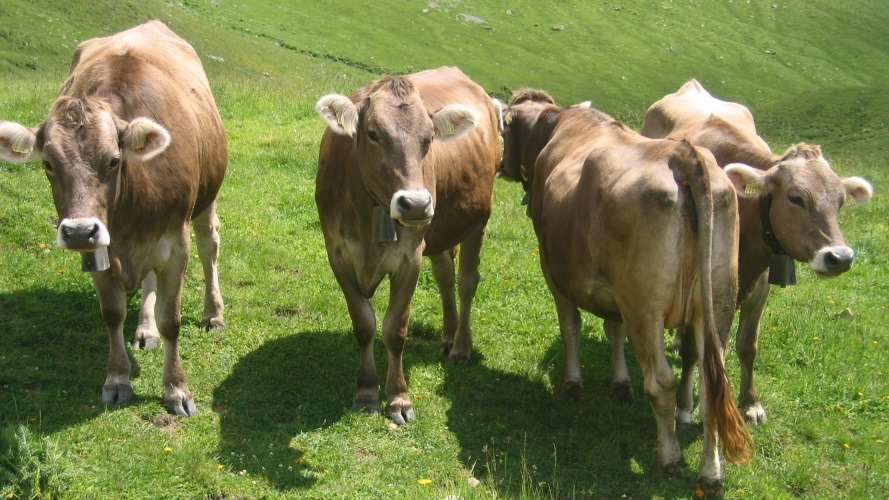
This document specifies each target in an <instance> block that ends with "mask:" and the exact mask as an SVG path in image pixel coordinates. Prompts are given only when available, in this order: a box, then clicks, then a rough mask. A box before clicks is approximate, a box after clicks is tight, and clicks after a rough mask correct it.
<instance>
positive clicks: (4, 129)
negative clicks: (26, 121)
mask: <svg viewBox="0 0 889 500" xmlns="http://www.w3.org/2000/svg"><path fill="white" fill-rule="evenodd" d="M36 131H37V129H31V128H27V127H25V126H24V125H20V124H18V123H15V122H2V123H0V159H3V160H6V161H11V162H14V163H25V162H28V161H37V160H40V158H41V157H42V156H43V154H42V153H41V151H40V150H39V149H37V148H36V147H34V145H35V144H37V133H36Z"/></svg>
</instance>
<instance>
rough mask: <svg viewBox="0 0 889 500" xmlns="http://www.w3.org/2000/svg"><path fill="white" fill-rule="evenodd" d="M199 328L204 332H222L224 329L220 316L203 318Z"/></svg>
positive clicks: (223, 322)
mask: <svg viewBox="0 0 889 500" xmlns="http://www.w3.org/2000/svg"><path fill="white" fill-rule="evenodd" d="M201 328H203V329H204V330H207V331H209V330H224V329H225V321H222V316H219V317H216V318H204V319H202V320H201Z"/></svg>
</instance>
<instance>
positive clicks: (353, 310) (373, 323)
mask: <svg viewBox="0 0 889 500" xmlns="http://www.w3.org/2000/svg"><path fill="white" fill-rule="evenodd" d="M327 256H328V260H329V261H330V268H331V270H333V275H334V277H336V281H337V283H339V285H340V290H342V291H343V296H345V298H346V307H347V308H348V310H349V317H350V318H351V320H352V332H353V334H354V335H355V340H356V342H357V343H358V389H357V390H356V391H355V399H354V400H353V402H352V409H353V410H354V411H364V412H367V413H379V411H380V378H379V376H378V375H377V367H376V363H375V362H374V340H375V339H376V336H377V319H376V316H375V315H374V310H373V306H371V303H370V300H368V299H367V297H365V296H364V295H362V294H361V291H360V289H359V287H358V280H357V278H356V277H355V272H354V271H353V270H352V268H351V267H349V265H348V264H347V263H346V261H345V260H344V259H343V258H342V256H341V255H340V253H339V252H338V251H336V250H333V251H331V250H328V252H327Z"/></svg>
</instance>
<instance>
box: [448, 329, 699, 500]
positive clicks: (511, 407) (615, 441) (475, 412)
mask: <svg viewBox="0 0 889 500" xmlns="http://www.w3.org/2000/svg"><path fill="white" fill-rule="evenodd" d="M581 347H582V349H581V360H582V363H583V364H584V365H586V367H585V368H584V373H585V375H586V384H585V391H584V396H583V398H582V399H581V400H577V401H574V400H568V399H566V398H564V397H562V396H561V395H559V394H558V393H556V394H554V393H553V391H552V390H551V389H550V387H559V381H560V378H561V370H562V367H563V366H564V362H563V361H564V354H563V350H564V348H563V344H562V342H561V339H558V340H557V341H555V342H553V343H552V345H551V346H550V347H549V348H548V350H547V353H546V355H545V356H544V358H543V361H541V363H542V364H544V366H545V365H546V364H547V363H552V364H553V369H551V370H550V371H549V374H550V379H552V380H551V385H549V384H545V383H544V382H536V381H533V380H532V379H530V378H529V377H527V376H524V375H521V374H514V373H507V372H504V371H500V370H495V369H491V368H488V367H486V366H482V365H478V364H477V365H474V366H471V367H462V366H454V365H448V366H447V367H446V369H445V382H444V384H443V386H442V392H443V395H444V396H445V397H447V398H449V399H450V400H451V401H452V405H451V407H450V409H449V410H448V414H447V425H448V428H449V429H450V430H451V432H453V433H454V434H455V436H456V438H457V439H458V440H459V442H460V447H461V457H460V459H461V460H462V461H463V462H464V464H465V465H466V467H467V468H469V469H474V470H475V471H476V474H477V475H479V477H481V475H484V476H485V477H486V478H487V479H488V480H489V481H490V482H491V484H493V485H495V487H496V488H497V490H498V492H499V493H500V494H501V495H502V496H504V497H507V498H518V497H522V496H527V495H528V494H529V493H531V494H532V496H535V495H537V493H539V495H537V496H542V497H544V498H621V497H622V496H626V497H628V498H630V497H632V498H639V497H642V498H652V497H663V498H675V497H679V498H688V497H689V496H690V495H691V494H692V488H693V484H694V480H695V477H696V471H693V470H688V471H686V472H685V473H684V474H683V475H682V476H681V477H663V476H659V475H657V474H656V473H655V472H654V465H655V458H656V456H655V453H656V451H655V450H656V446H657V431H656V426H655V420H654V415H653V413H652V409H651V406H650V404H649V402H648V399H647V398H646V397H645V395H644V392H643V388H642V386H641V374H640V372H639V370H638V367H637V366H635V360H634V359H629V360H628V362H629V366H630V367H631V375H632V376H633V382H634V384H633V389H634V391H635V392H636V399H635V401H634V402H632V403H617V402H614V401H612V400H611V399H610V397H609V366H610V348H609V345H608V342H607V341H606V340H604V339H601V340H597V339H590V338H586V339H585V340H584V341H583V342H582V345H581ZM627 350H628V351H629V348H628V349H627ZM630 356H631V355H630ZM699 438H700V429H697V430H696V431H693V432H692V433H691V434H689V435H684V436H683V435H680V437H679V439H680V445H681V446H682V448H683V450H684V451H685V450H687V448H688V445H689V444H690V443H692V442H694V440H695V439H699ZM685 455H686V458H687V459H689V458H691V457H690V456H689V453H688V452H687V451H685ZM535 492H536V493H535Z"/></svg>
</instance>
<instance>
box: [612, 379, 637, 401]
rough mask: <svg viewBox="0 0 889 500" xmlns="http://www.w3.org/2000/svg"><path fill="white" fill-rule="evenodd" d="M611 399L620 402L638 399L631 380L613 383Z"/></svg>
mask: <svg viewBox="0 0 889 500" xmlns="http://www.w3.org/2000/svg"><path fill="white" fill-rule="evenodd" d="M611 399H612V400H614V401H617V402H618V403H632V402H633V400H635V399H636V395H635V394H634V393H633V386H632V385H630V382H629V381H626V382H617V383H615V384H611Z"/></svg>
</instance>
